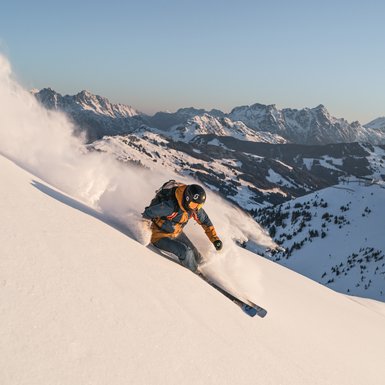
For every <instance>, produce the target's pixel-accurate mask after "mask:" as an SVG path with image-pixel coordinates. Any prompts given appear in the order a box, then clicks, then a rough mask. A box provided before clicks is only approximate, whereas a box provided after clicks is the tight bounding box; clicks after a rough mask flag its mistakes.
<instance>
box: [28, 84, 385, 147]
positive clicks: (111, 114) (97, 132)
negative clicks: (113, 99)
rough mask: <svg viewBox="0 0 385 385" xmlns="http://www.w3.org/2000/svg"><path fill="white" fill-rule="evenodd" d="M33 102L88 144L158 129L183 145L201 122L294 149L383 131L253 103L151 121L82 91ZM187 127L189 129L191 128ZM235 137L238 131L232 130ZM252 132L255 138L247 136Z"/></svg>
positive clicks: (45, 94)
mask: <svg viewBox="0 0 385 385" xmlns="http://www.w3.org/2000/svg"><path fill="white" fill-rule="evenodd" d="M33 94H34V95H35V97H36V98H37V99H38V100H39V101H40V102H41V103H42V104H43V105H45V106H46V107H47V108H50V109H57V110H63V111H65V112H66V113H67V114H69V115H70V116H71V117H72V118H73V119H74V120H75V122H76V123H77V124H78V125H79V126H80V128H82V129H84V130H85V131H87V133H88V135H89V137H90V140H91V141H92V140H95V139H101V138H102V137H103V136H105V135H116V134H127V133H131V132H133V131H134V130H136V129H138V128H139V127H143V126H145V127H146V128H147V129H148V130H151V129H154V128H155V129H159V130H161V131H164V133H165V134H166V135H171V136H174V137H178V139H179V140H185V136H184V135H181V131H185V132H188V133H189V135H187V137H188V138H190V139H191V137H192V136H194V134H193V128H194V127H198V131H202V130H205V129H206V130H207V129H208V126H207V124H206V123H203V121H202V119H203V117H206V119H209V120H211V121H212V122H213V124H212V125H211V127H210V129H209V130H208V131H209V133H213V132H214V131H215V130H216V131H217V133H218V132H220V131H222V132H227V134H229V135H230V136H232V135H233V134H232V132H231V131H230V132H229V131H228V127H229V125H230V126H240V125H242V130H243V131H245V132H247V134H245V133H243V140H253V141H258V136H262V135H261V132H265V133H268V134H269V135H271V138H272V140H273V142H274V141H275V142H282V141H288V142H292V143H299V144H329V143H339V142H344V143H348V142H368V143H371V144H381V143H385V131H382V130H379V129H377V128H376V126H373V124H370V123H369V124H367V125H361V124H360V123H359V122H357V121H355V122H352V123H349V122H348V121H347V120H345V119H343V118H335V117H333V116H331V115H330V113H329V112H328V111H327V109H326V108H325V106H324V105H322V104H319V105H318V106H317V107H315V108H307V107H306V108H303V109H300V110H297V109H291V108H283V109H281V110H280V109H278V108H277V106H276V105H274V104H272V105H263V104H260V103H255V104H253V105H250V106H248V105H244V106H238V107H234V108H233V109H232V110H231V112H230V113H228V114H226V113H224V112H222V111H220V110H216V109H212V110H211V111H206V110H205V109H196V108H194V107H188V108H180V109H178V110H177V111H176V112H174V113H170V112H157V113H155V114H154V115H153V116H149V115H146V114H143V113H141V112H139V111H137V110H135V109H134V108H132V107H130V106H125V105H122V104H112V103H110V102H109V101H108V99H106V98H103V97H101V96H97V95H93V94H92V93H91V92H89V91H82V92H80V93H78V94H77V95H73V96H69V95H66V96H64V97H63V96H61V95H60V94H58V93H57V92H55V91H53V90H52V89H50V88H46V89H42V90H40V91H37V90H34V91H33ZM192 122H193V123H194V124H192ZM238 132H239V129H238ZM253 132H255V135H250V133H253Z"/></svg>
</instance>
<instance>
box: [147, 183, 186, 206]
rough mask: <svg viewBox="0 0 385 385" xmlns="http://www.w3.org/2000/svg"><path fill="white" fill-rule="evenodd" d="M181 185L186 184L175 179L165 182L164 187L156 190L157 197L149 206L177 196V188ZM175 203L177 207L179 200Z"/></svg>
mask: <svg viewBox="0 0 385 385" xmlns="http://www.w3.org/2000/svg"><path fill="white" fill-rule="evenodd" d="M180 186H184V183H181V182H177V181H175V180H174V179H171V180H169V181H168V182H166V183H164V184H163V185H162V187H160V188H159V189H158V190H156V191H155V197H154V198H153V199H152V201H151V203H150V205H149V207H152V206H155V205H157V204H159V203H161V202H164V201H167V200H170V199H171V198H173V197H175V190H176V189H177V188H178V187H180ZM175 203H176V205H175V207H177V202H175ZM175 211H177V210H175Z"/></svg>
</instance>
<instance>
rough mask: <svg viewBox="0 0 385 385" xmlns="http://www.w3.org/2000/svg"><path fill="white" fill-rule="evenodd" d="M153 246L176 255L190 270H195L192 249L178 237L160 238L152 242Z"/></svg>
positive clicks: (195, 264) (195, 262)
mask: <svg viewBox="0 0 385 385" xmlns="http://www.w3.org/2000/svg"><path fill="white" fill-rule="evenodd" d="M154 246H155V247H157V248H158V249H161V250H164V251H167V252H169V253H172V254H174V255H176V256H177V257H178V259H179V261H180V263H181V264H182V265H183V266H185V267H187V268H188V269H190V270H191V271H193V272H195V271H196V270H197V268H198V263H197V261H196V260H195V257H194V251H193V250H192V248H191V247H189V246H188V245H187V244H185V243H184V242H181V241H180V240H179V237H178V238H177V239H172V238H168V237H165V238H161V239H159V241H157V242H154Z"/></svg>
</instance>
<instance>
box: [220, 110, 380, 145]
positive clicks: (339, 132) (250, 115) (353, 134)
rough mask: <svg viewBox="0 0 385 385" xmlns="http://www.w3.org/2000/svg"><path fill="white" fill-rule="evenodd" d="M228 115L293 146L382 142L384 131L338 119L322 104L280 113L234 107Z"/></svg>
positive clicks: (278, 111)
mask: <svg viewBox="0 0 385 385" xmlns="http://www.w3.org/2000/svg"><path fill="white" fill-rule="evenodd" d="M228 116H229V117H230V119H232V120H239V121H242V122H243V123H245V124H246V125H247V126H248V127H250V128H254V129H258V130H260V131H267V132H270V133H274V134H278V135H280V136H283V137H284V138H285V139H287V140H288V141H290V142H292V143H299V144H328V143H349V142H368V143H375V144H378V143H385V134H384V132H378V131H377V130H374V129H372V128H371V127H367V126H365V127H363V126H361V124H360V123H359V122H353V123H348V122H347V121H346V120H345V119H337V118H335V117H333V116H331V115H330V113H329V112H328V111H327V109H326V108H325V106H323V105H322V104H321V105H319V106H318V107H315V108H304V109H301V110H296V109H290V108H285V109H282V110H279V109H278V108H277V107H276V106H275V105H263V104H258V103H257V104H254V105H252V106H242V107H236V108H234V109H233V110H232V111H231V112H230V114H229V115H228Z"/></svg>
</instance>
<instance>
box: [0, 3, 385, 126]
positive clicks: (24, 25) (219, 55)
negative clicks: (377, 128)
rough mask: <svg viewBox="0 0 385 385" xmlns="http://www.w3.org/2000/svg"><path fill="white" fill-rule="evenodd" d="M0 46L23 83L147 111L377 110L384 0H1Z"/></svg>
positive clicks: (384, 64)
mask: <svg viewBox="0 0 385 385" xmlns="http://www.w3.org/2000/svg"><path fill="white" fill-rule="evenodd" d="M1 8H2V11H1V12H0V52H1V53H3V54H5V55H6V56H7V57H8V58H9V60H10V62H11V64H12V67H13V69H14V72H15V73H16V76H17V77H18V79H19V81H21V83H22V84H23V85H24V86H25V87H26V88H28V89H30V88H38V89H41V88H44V87H51V88H53V89H54V90H55V91H57V92H59V93H61V94H63V95H64V94H71V95H72V94H76V93H78V92H79V91H81V90H84V89H86V90H88V91H90V92H92V93H95V94H98V95H102V96H105V97H107V98H108V99H109V100H110V101H112V102H114V103H124V104H129V105H131V106H133V107H134V108H136V109H138V110H140V111H142V112H145V113H148V114H153V113H155V112H156V111H175V110H177V109H178V108H181V107H192V106H193V107H196V108H205V109H208V110H209V109H211V108H218V109H221V110H222V111H224V112H229V111H231V109H232V108H234V107H236V106H240V105H251V104H254V103H262V104H276V105H277V107H278V108H304V107H310V108H312V107H316V106H317V105H319V104H324V105H325V106H326V108H327V109H328V110H329V112H330V113H331V114H332V115H333V116H336V117H343V118H345V119H347V120H348V121H355V120H358V121H360V122H361V123H362V124H365V123H368V122H369V121H371V120H373V119H375V118H377V117H379V116H385V101H384V99H385V96H384V92H383V85H384V84H385V49H384V47H385V23H384V22H383V15H384V14H385V2H383V1H380V0H374V1H371V0H368V1H367V2H362V1H357V0H350V1H347V0H340V1H336V0H334V1H330V0H324V1H322V2H321V1H319V0H317V1H313V0H307V1H305V0H292V1H283V0H277V1H265V0H264V1H260V0H238V1H237V2H234V1H233V0H232V1H229V0H205V1H203V0H195V1H191V0H190V1H187V0H169V1H166V0H165V1H162V0H158V1H155V0H141V1H130V0H126V1H123V0H121V1H117V0H109V1H108V2H106V1H98V0H94V1H88V0H84V1H80V0H77V1H74V0H67V1H54V0H50V1H41V0H36V1H33V2H31V1H19V0H13V1H12V2H10V1H8V2H6V4H3V5H2V6H1Z"/></svg>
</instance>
